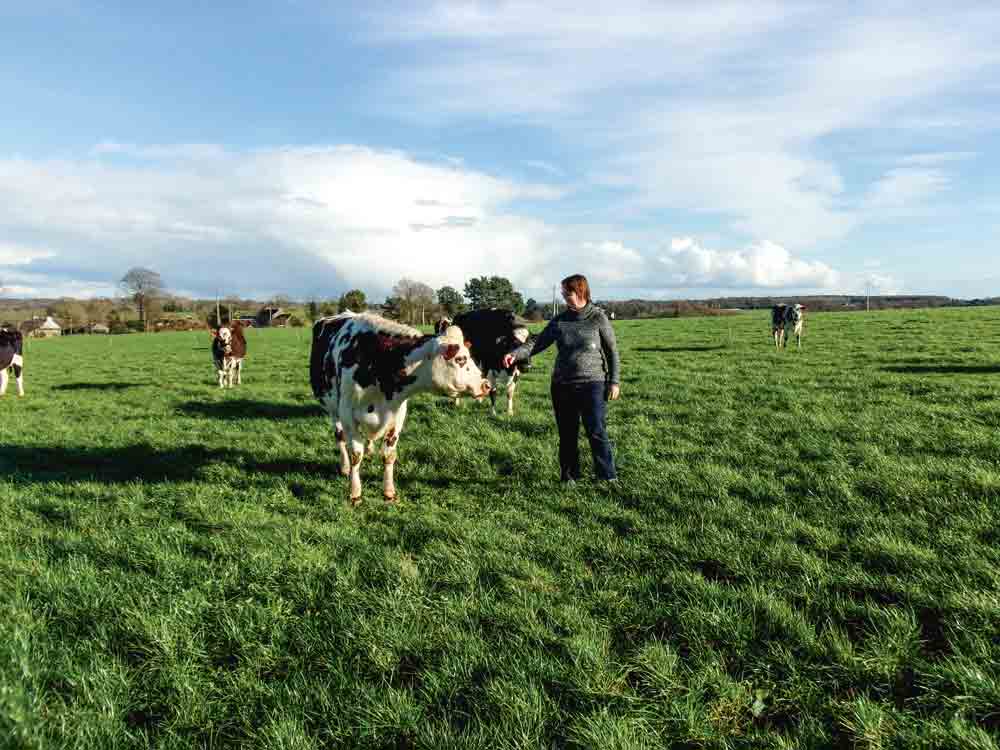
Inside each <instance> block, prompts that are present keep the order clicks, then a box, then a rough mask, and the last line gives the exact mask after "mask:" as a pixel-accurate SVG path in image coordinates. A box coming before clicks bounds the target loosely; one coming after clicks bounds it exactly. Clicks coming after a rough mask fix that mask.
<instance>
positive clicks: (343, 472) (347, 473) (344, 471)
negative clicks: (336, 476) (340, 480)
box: [340, 468, 351, 477]
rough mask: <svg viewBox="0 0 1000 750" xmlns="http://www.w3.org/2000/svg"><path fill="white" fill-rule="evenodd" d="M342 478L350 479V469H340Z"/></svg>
mask: <svg viewBox="0 0 1000 750" xmlns="http://www.w3.org/2000/svg"><path fill="white" fill-rule="evenodd" d="M340 476H342V477H349V476H351V470H350V469H344V468H341V469H340Z"/></svg>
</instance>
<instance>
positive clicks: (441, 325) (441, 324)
mask: <svg viewBox="0 0 1000 750" xmlns="http://www.w3.org/2000/svg"><path fill="white" fill-rule="evenodd" d="M450 327H451V318H441V320H439V321H438V322H437V323H435V324H434V333H436V334H437V335H438V336H440V335H441V334H443V333H444V332H445V331H447V330H448V329H449V328H450Z"/></svg>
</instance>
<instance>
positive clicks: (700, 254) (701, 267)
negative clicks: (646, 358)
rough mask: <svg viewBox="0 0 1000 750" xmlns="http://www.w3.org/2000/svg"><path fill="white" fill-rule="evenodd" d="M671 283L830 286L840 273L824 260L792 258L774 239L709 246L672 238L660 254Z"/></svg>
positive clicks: (762, 286)
mask: <svg viewBox="0 0 1000 750" xmlns="http://www.w3.org/2000/svg"><path fill="white" fill-rule="evenodd" d="M660 261H661V263H662V264H663V266H664V268H665V273H666V280H667V282H668V283H666V284H663V286H672V287H724V288H759V289H782V288H799V289H803V288H814V289H833V288H836V287H837V285H838V284H839V282H840V275H839V274H838V273H837V272H836V271H834V270H833V269H832V268H830V267H829V266H827V265H826V264H825V263H821V262H819V261H807V260H803V259H801V258H795V257H793V256H792V254H791V253H790V252H788V250H786V249H785V248H783V247H781V246H780V245H777V244H775V243H773V242H767V241H764V242H758V243H755V244H753V245H750V246H749V247H747V248H744V249H742V250H711V249H708V248H705V247H703V246H702V245H700V244H699V243H698V242H697V241H695V240H694V239H692V238H691V237H681V238H674V240H672V241H671V243H670V248H669V249H668V250H667V251H666V252H665V253H664V254H663V255H662V256H661V257H660Z"/></svg>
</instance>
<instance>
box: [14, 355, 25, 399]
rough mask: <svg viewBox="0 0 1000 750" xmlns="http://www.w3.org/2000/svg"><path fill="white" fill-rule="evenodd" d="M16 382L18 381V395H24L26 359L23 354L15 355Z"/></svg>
mask: <svg viewBox="0 0 1000 750" xmlns="http://www.w3.org/2000/svg"><path fill="white" fill-rule="evenodd" d="M14 382H15V383H17V395H18V396H23V395H24V360H23V359H21V355H19V354H15V355H14Z"/></svg>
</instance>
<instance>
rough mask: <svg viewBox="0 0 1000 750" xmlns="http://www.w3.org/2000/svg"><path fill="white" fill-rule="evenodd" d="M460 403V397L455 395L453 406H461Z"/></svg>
mask: <svg viewBox="0 0 1000 750" xmlns="http://www.w3.org/2000/svg"><path fill="white" fill-rule="evenodd" d="M461 404H462V397H461V396H455V406H461Z"/></svg>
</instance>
